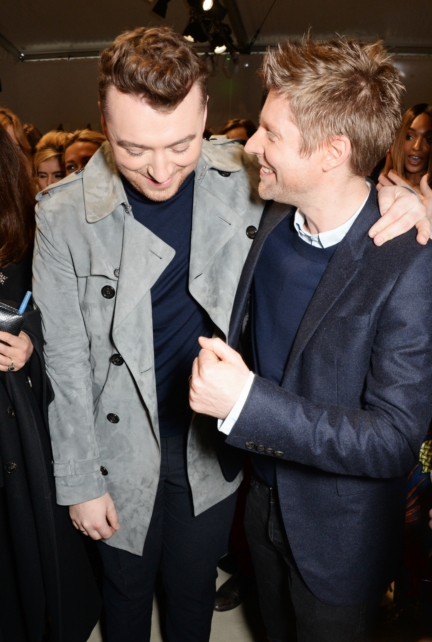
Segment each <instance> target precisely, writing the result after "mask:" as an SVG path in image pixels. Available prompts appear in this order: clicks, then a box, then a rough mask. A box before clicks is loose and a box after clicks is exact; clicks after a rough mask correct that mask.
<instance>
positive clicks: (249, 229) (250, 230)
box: [246, 225, 258, 239]
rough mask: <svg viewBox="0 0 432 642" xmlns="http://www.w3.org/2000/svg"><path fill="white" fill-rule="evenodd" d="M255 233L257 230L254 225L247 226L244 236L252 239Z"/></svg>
mask: <svg viewBox="0 0 432 642" xmlns="http://www.w3.org/2000/svg"><path fill="white" fill-rule="evenodd" d="M257 232H258V230H257V228H256V227H255V225H249V227H247V228H246V236H247V237H248V238H249V239H254V238H255V237H256V235H257Z"/></svg>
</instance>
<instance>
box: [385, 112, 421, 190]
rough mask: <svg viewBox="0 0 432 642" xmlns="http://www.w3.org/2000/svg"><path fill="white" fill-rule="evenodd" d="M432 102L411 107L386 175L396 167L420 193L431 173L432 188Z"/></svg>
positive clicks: (397, 138) (403, 123)
mask: <svg viewBox="0 0 432 642" xmlns="http://www.w3.org/2000/svg"><path fill="white" fill-rule="evenodd" d="M431 151H432V105H428V104H427V103H419V104H417V105H414V106H413V107H410V108H409V109H408V110H407V111H406V112H405V114H404V115H403V118H402V123H401V126H400V127H399V130H398V132H397V134H396V138H395V140H394V143H393V145H392V147H391V150H390V154H389V155H388V156H389V158H388V159H387V162H386V167H385V169H384V174H387V172H388V171H389V170H390V169H393V171H394V172H396V174H397V175H398V176H399V177H400V178H402V179H404V180H405V181H406V182H407V183H408V185H410V186H411V187H412V188H413V189H415V190H416V191H417V192H418V193H420V181H421V179H422V178H423V176H424V175H425V174H429V185H430V186H431V187H432V153H431Z"/></svg>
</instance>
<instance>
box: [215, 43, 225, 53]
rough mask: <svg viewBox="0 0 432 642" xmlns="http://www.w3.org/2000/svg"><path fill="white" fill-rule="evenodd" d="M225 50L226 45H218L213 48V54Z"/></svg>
mask: <svg viewBox="0 0 432 642" xmlns="http://www.w3.org/2000/svg"><path fill="white" fill-rule="evenodd" d="M226 50H227V46H226V45H218V46H216V47H215V48H214V52H215V54H223V53H225V51H226Z"/></svg>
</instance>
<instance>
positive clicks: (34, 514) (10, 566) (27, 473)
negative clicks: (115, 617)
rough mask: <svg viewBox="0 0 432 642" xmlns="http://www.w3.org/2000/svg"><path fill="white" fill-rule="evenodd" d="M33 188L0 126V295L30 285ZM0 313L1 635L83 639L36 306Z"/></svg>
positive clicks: (79, 549)
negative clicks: (13, 323)
mask: <svg viewBox="0 0 432 642" xmlns="http://www.w3.org/2000/svg"><path fill="white" fill-rule="evenodd" d="M34 231H35V216H34V192H33V185H32V180H31V177H30V174H29V172H28V169H27V166H26V160H25V157H24V155H23V153H22V152H21V150H20V149H19V148H18V147H17V145H15V144H14V142H13V141H12V139H11V138H10V136H9V135H8V133H7V132H6V131H5V129H4V128H3V127H2V126H0V301H2V302H4V303H7V304H9V305H10V306H12V307H14V308H17V307H18V306H19V303H20V302H21V300H22V298H23V296H24V293H25V292H26V291H27V290H30V289H31V261H32V251H33V240H34ZM1 324H2V320H1V319H0V641H1V642H41V641H42V640H45V639H48V637H46V636H48V635H50V636H51V637H49V639H50V640H53V642H85V640H87V639H88V637H89V636H90V634H91V631H92V629H93V627H94V626H95V624H96V622H97V619H98V614H99V596H98V593H97V589H96V586H95V582H94V579H93V576H92V573H91V570H90V566H89V563H88V560H87V557H86V554H85V550H84V547H83V542H82V541H81V537H80V534H79V533H77V531H75V529H74V528H73V526H72V524H71V522H70V519H69V513H68V509H67V507H64V506H57V504H56V502H55V489H54V478H53V471H52V463H51V462H52V452H51V444H50V440H49V433H48V413H47V410H48V403H49V402H50V401H51V398H52V393H51V387H50V384H49V381H48V378H47V376H46V373H45V365H44V358H43V339H42V330H41V323H40V316H39V312H38V311H37V310H34V309H32V308H31V307H27V310H26V311H25V313H24V317H23V329H22V332H20V334H19V335H18V336H14V335H13V334H9V333H8V332H4V331H1Z"/></svg>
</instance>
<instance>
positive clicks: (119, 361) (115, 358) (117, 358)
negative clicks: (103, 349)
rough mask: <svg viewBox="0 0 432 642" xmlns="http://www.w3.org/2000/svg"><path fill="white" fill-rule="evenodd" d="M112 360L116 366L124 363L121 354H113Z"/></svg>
mask: <svg viewBox="0 0 432 642" xmlns="http://www.w3.org/2000/svg"><path fill="white" fill-rule="evenodd" d="M110 361H111V363H112V364H113V365H114V366H122V365H123V364H124V359H123V357H122V356H121V354H112V355H111V356H110Z"/></svg>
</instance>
